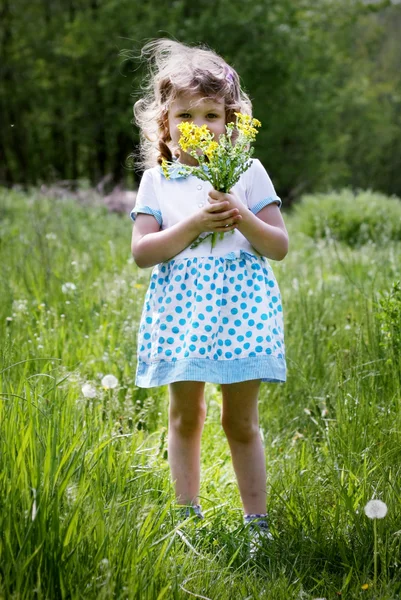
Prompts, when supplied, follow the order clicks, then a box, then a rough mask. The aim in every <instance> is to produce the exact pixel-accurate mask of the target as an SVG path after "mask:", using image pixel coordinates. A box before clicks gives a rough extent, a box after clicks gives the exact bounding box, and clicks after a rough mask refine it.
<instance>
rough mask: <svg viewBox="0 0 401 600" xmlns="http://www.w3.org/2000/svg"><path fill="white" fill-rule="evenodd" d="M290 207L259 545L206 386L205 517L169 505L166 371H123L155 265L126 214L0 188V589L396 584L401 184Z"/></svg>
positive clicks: (311, 588)
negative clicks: (254, 547) (382, 509)
mask: <svg viewBox="0 0 401 600" xmlns="http://www.w3.org/2000/svg"><path fill="white" fill-rule="evenodd" d="M340 202H342V205H341V206H343V207H346V208H344V210H343V211H341V210H338V206H339V203H340ZM372 206H373V210H372ZM347 207H348V208H349V210H350V211H352V219H351V216H349V217H347V212H346V210H348V209H347ZM375 207H376V209H375ZM319 211H320V212H319ZM330 211H331V213H330ZM330 215H331V217H332V218H331V220H330V219H329V217H330ZM344 215H345V218H344ZM284 218H285V220H286V224H287V227H288V230H289V234H290V252H289V254H288V256H287V257H286V258H285V260H284V261H282V262H280V263H273V262H272V266H273V269H274V271H275V274H276V277H277V280H278V282H279V285H280V288H281V293H282V297H283V307H284V318H285V326H286V352H287V364H288V381H287V383H286V384H284V385H277V384H264V385H263V386H262V392H261V396H260V404H259V411H260V429H261V435H262V437H263V439H264V444H265V448H266V459H267V470H268V504H269V514H270V523H271V531H272V533H273V535H274V541H273V542H272V543H271V544H270V545H268V546H267V547H264V548H263V549H262V550H261V552H260V553H259V556H258V557H257V558H256V559H255V560H252V559H250V557H249V554H248V546H247V539H246V531H244V528H243V523H242V512H241V504H240V498H239V493H238V490H237V487H236V482H235V477H234V472H233V469H232V466H231V461H230V457H229V450H228V444H227V441H226V439H225V437H224V434H223V431H222V428H221V425H220V393H219V389H218V386H213V385H209V384H208V385H207V388H206V390H207V405H208V416H207V422H206V425H205V429H204V433H203V442H202V487H201V503H202V507H203V509H204V512H205V516H206V518H205V520H204V521H202V522H201V523H200V524H197V523H195V522H194V521H193V520H189V521H187V522H185V523H182V524H180V523H179V521H178V519H177V510H176V507H175V503H174V495H173V489H172V485H171V483H170V476H169V468H168V462H167V450H166V433H167V406H168V405H167V403H168V396H167V388H153V389H150V390H143V389H139V388H137V387H135V383H134V381H135V363H136V333H137V327H138V322H139V318H140V312H141V308H142V302H143V297H144V294H145V291H146V287H147V282H148V279H149V275H150V270H140V269H138V268H137V267H136V265H135V264H134V261H133V259H132V257H131V255H130V238H131V224H130V220H129V218H128V216H121V215H116V214H109V213H108V212H107V211H106V209H105V208H103V207H100V206H97V205H95V204H93V205H92V204H88V205H80V204H78V203H76V202H74V201H72V200H60V199H58V200H56V199H54V200H53V199H49V198H44V197H42V196H41V194H40V193H39V192H38V191H35V190H32V191H31V192H29V193H22V192H18V191H10V190H4V189H3V190H0V289H1V304H0V339H1V364H0V459H1V470H0V598H4V599H11V598H12V599H13V600H14V599H15V600H28V599H33V598H35V599H58V598H68V599H71V600H78V599H85V600H91V599H109V598H115V599H121V600H122V599H127V600H134V599H141V600H162V598H165V599H174V600H184V599H190V598H204V599H211V600H226V599H227V600H228V599H230V600H232V599H235V600H237V599H238V600H251V599H259V598H261V599H269V600H290V599H300V600H309V599H310V600H313V599H317V598H319V599H322V598H325V599H326V600H329V599H330V600H331V599H337V598H344V599H345V598H347V599H348V598H355V599H359V598H361V599H366V600H368V599H369V600H373V599H381V600H395V599H397V598H401V575H400V563H401V558H400V550H401V543H400V538H401V510H400V508H401V504H400V503H401V443H400V442H401V435H400V433H401V410H400V400H401V391H400V388H401V362H400V356H401V288H400V283H399V280H400V278H401V277H400V264H401V241H400V237H399V229H400V227H401V226H400V223H401V203H400V201H399V200H398V199H389V198H385V197H380V196H375V195H374V194H371V193H368V192H366V193H361V194H360V196H358V198H357V199H356V198H355V197H354V195H353V194H352V193H351V192H349V191H343V192H341V193H340V192H339V193H337V194H335V193H332V194H331V195H326V196H324V197H318V196H315V197H309V198H305V201H304V202H302V203H301V204H300V205H299V206H297V207H296V209H295V210H293V211H292V212H289V213H284ZM351 221H352V223H353V229H352V231H351V233H350V232H349V223H350V222H351ZM105 375H113V376H114V377H115V378H116V380H117V385H116V386H115V387H105V386H104V380H103V378H104V376H105ZM102 380H103V385H102ZM106 381H107V380H106ZM373 498H374V499H380V500H382V501H383V502H385V503H386V505H387V507H388V512H387V515H386V517H385V518H383V519H380V520H371V519H369V518H367V516H366V515H365V512H364V507H365V505H366V503H367V502H368V501H369V500H371V499H373ZM375 532H376V542H377V544H376V546H375V536H374V533H375ZM375 547H376V550H377V552H376V555H375V553H374V550H375ZM374 558H376V560H374ZM375 564H376V568H375Z"/></svg>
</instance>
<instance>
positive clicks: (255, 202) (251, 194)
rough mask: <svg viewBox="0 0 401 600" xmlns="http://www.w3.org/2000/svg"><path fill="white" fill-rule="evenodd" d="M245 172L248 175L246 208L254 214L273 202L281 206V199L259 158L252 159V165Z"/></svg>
mask: <svg viewBox="0 0 401 600" xmlns="http://www.w3.org/2000/svg"><path fill="white" fill-rule="evenodd" d="M245 174H248V177H249V179H248V182H247V191H246V196H247V201H248V208H249V209H250V210H251V211H252V212H253V214H254V215H256V213H258V212H259V211H260V210H262V208H264V207H265V206H267V205H268V204H272V203H273V202H274V203H276V204H277V205H278V207H279V208H281V199H280V198H279V197H278V196H277V193H276V190H275V189H274V186H273V183H272V181H271V179H270V177H269V175H268V174H267V172H266V170H265V168H264V166H263V165H262V163H261V162H260V160H257V159H253V161H252V166H251V167H250V168H249V170H248V171H247V172H246V173H245Z"/></svg>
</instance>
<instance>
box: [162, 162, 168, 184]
mask: <svg viewBox="0 0 401 600" xmlns="http://www.w3.org/2000/svg"><path fill="white" fill-rule="evenodd" d="M162 171H163V175H164V177H165V178H166V179H170V173H169V166H168V161H167V160H166V159H165V158H163V160H162Z"/></svg>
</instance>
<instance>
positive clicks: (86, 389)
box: [81, 383, 96, 398]
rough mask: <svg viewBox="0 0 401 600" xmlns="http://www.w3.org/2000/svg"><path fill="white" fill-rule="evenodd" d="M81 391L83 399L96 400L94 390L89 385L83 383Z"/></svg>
mask: <svg viewBox="0 0 401 600" xmlns="http://www.w3.org/2000/svg"><path fill="white" fill-rule="evenodd" d="M81 390H82V393H83V395H84V396H85V398H96V389H95V388H94V387H93V385H91V384H90V383H84V385H83V386H82V388H81Z"/></svg>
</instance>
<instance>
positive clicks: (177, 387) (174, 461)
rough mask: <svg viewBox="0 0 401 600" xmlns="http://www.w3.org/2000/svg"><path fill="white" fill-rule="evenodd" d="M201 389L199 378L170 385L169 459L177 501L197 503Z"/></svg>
mask: <svg viewBox="0 0 401 600" xmlns="http://www.w3.org/2000/svg"><path fill="white" fill-rule="evenodd" d="M204 389H205V384H204V383H202V382H200V381H178V382H175V383H171V384H170V385H169V391H170V407H169V426H168V459H169V464H170V469H171V475H172V479H173V482H174V485H175V494H176V498H177V502H178V503H179V504H198V495H199V484H200V442H201V436H202V430H203V425H204V423H205V418H206V404H205V398H204Z"/></svg>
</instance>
